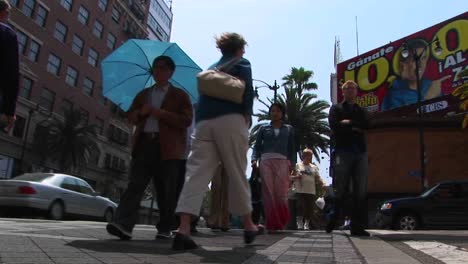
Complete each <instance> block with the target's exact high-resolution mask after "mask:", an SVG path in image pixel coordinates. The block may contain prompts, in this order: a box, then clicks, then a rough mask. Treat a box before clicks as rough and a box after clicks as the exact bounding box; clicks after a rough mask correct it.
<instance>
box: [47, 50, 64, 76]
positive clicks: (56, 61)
mask: <svg viewBox="0 0 468 264" xmlns="http://www.w3.org/2000/svg"><path fill="white" fill-rule="evenodd" d="M61 64H62V60H61V59H60V58H59V57H57V56H55V55H54V54H52V53H51V54H49V59H48V62H47V71H48V72H50V73H52V74H55V75H59V71H60V65H61Z"/></svg>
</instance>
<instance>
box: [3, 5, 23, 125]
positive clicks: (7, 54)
mask: <svg viewBox="0 0 468 264" xmlns="http://www.w3.org/2000/svg"><path fill="white" fill-rule="evenodd" d="M10 11H11V6H10V3H9V2H8V1H7V0H0V80H1V85H0V130H3V132H6V133H8V132H9V130H10V129H11V128H12V127H13V125H14V122H15V112H16V100H17V99H18V91H19V57H18V56H19V55H18V54H19V53H18V39H17V37H16V33H15V31H14V30H13V29H12V28H11V27H10V26H9V25H8V24H7V23H8V19H9V17H10Z"/></svg>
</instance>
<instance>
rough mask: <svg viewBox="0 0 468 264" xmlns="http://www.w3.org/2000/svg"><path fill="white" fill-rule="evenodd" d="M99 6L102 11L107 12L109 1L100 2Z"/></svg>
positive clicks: (101, 0) (102, 0)
mask: <svg viewBox="0 0 468 264" xmlns="http://www.w3.org/2000/svg"><path fill="white" fill-rule="evenodd" d="M98 6H99V8H101V9H102V11H106V9H107V0H98Z"/></svg>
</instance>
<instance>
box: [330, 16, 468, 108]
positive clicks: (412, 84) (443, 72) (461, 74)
mask: <svg viewBox="0 0 468 264" xmlns="http://www.w3.org/2000/svg"><path fill="white" fill-rule="evenodd" d="M467 51H468V12H466V13H463V14H461V15H459V16H456V17H454V18H452V19H449V20H447V21H444V22H442V23H439V24H437V25H434V26H432V27H430V28H427V29H424V30H422V31H419V32H417V33H414V34H412V35H410V36H407V37H405V38H402V39H400V40H397V41H394V42H390V43H389V44H387V45H385V46H382V47H380V48H377V49H374V50H372V51H369V52H367V53H364V54H362V55H360V56H357V57H354V58H352V59H349V60H347V61H344V62H342V63H339V64H338V65H337V82H338V85H337V86H336V87H340V84H341V83H342V82H344V81H345V80H354V81H356V82H357V84H358V85H359V93H358V103H359V105H361V106H362V107H364V108H366V109H367V110H368V111H370V112H386V113H388V114H389V115H390V116H396V115H406V114H403V113H402V111H403V110H405V109H406V110H408V109H412V110H411V112H413V113H414V112H415V111H413V110H415V109H416V108H417V102H418V84H417V83H418V82H417V75H419V88H420V90H421V101H423V104H424V106H423V107H422V109H423V111H424V112H428V113H429V112H437V111H440V110H444V109H445V110H446V109H448V108H451V107H452V106H453V109H456V108H457V107H455V106H454V105H455V104H456V102H459V100H458V99H457V98H456V97H454V96H453V95H451V94H452V92H453V91H454V89H455V88H457V87H460V86H462V85H466V84H468V57H467V56H468V53H467ZM416 60H418V62H419V63H416ZM416 67H418V68H419V71H418V72H417V73H418V74H417V73H416ZM335 89H338V91H337V93H336V94H337V96H338V102H340V101H341V100H342V93H341V92H340V91H339V88H335ZM403 112H405V111H403Z"/></svg>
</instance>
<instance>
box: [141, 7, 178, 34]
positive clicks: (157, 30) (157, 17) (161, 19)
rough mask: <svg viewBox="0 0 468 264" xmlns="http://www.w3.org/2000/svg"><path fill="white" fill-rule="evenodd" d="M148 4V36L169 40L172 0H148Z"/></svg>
mask: <svg viewBox="0 0 468 264" xmlns="http://www.w3.org/2000/svg"><path fill="white" fill-rule="evenodd" d="M149 4H150V5H149V12H148V19H147V28H148V38H149V39H156V40H161V41H169V40H170V37H171V28H172V1H167V0H166V1H165V0H150V3H149Z"/></svg>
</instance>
